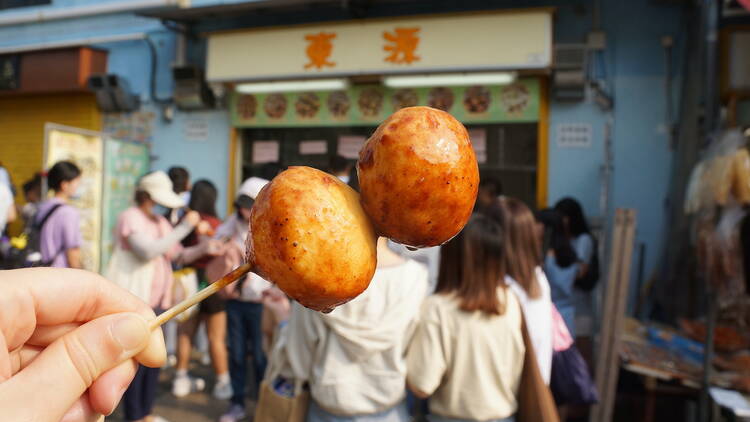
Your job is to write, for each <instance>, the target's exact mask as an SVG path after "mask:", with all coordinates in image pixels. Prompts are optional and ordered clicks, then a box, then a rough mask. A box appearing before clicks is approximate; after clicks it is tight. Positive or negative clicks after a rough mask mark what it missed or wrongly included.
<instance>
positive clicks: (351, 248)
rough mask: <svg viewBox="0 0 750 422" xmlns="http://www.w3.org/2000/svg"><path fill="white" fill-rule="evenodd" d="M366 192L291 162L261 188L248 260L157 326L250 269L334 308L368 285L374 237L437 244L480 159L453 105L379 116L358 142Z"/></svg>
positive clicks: (471, 186) (458, 218) (464, 217)
mask: <svg viewBox="0 0 750 422" xmlns="http://www.w3.org/2000/svg"><path fill="white" fill-rule="evenodd" d="M357 170H358V172H359V180H360V187H361V189H362V194H361V196H360V195H358V194H357V193H356V192H355V191H354V190H353V189H351V188H350V187H349V186H347V185H345V184H344V183H342V182H341V181H339V180H338V178H336V177H334V176H332V175H329V174H327V173H323V172H321V171H319V170H315V169H312V168H309V167H291V168H290V169H288V170H286V171H284V172H282V173H281V174H279V175H278V176H276V177H275V178H274V179H273V180H272V181H271V182H270V183H269V184H267V185H266V186H265V187H264V188H263V189H262V190H261V191H260V193H259V195H258V197H257V199H256V201H255V205H254V206H253V209H252V213H251V216H250V233H251V234H250V235H249V236H248V239H247V240H246V243H247V263H246V264H243V265H241V266H240V267H238V268H237V269H235V270H233V271H232V272H231V273H229V274H227V275H225V276H224V277H222V278H221V279H219V280H217V281H216V282H214V283H213V284H211V285H210V286H208V287H207V288H205V289H203V290H201V291H200V292H198V293H196V294H195V295H194V296H192V297H190V298H188V299H186V300H184V301H182V302H180V303H179V304H177V305H175V306H174V307H172V308H170V309H169V310H167V311H166V312H164V313H162V314H161V315H159V316H158V317H156V318H154V319H153V320H152V321H151V323H150V325H151V327H152V328H155V327H158V326H160V325H162V324H164V323H165V322H166V321H169V320H170V319H171V318H173V317H174V316H175V315H177V314H179V313H180V312H183V311H185V310H186V309H188V308H190V307H191V306H193V305H195V304H196V303H198V302H200V301H201V300H203V299H205V298H206V297H208V296H210V295H211V294H213V293H215V292H217V291H219V290H221V289H222V288H224V287H225V286H227V285H228V284H229V283H231V282H233V281H235V280H237V279H238V278H240V277H242V276H243V275H245V274H247V273H248V272H249V271H254V272H256V273H258V274H259V275H260V276H262V277H264V278H266V279H268V280H270V281H272V282H274V283H276V285H277V286H278V287H279V288H280V289H282V290H283V291H284V292H285V293H286V294H288V295H289V296H291V297H292V298H294V299H296V300H297V301H298V302H299V303H300V304H302V305H304V306H307V307H308V308H311V309H314V310H318V311H322V312H330V311H331V310H333V309H334V308H335V307H336V306H338V305H341V304H343V303H346V302H348V301H349V300H351V299H353V298H355V297H356V296H357V295H359V294H360V293H362V292H363V291H364V290H365V289H366V288H367V286H368V285H369V284H370V280H371V279H372V276H373V274H374V273H375V266H376V261H377V253H376V239H377V236H378V235H381V236H387V237H390V238H391V239H393V240H395V241H397V242H400V243H402V244H404V245H407V246H410V247H427V246H435V245H440V244H442V243H445V242H447V241H448V240H450V239H451V238H452V237H453V236H455V235H456V234H457V233H458V232H459V231H460V230H461V229H462V228H463V227H464V225H465V224H466V222H467V221H468V219H469V217H470V215H471V211H472V208H473V206H474V202H475V200H476V196H477V188H478V184H479V169H478V167H477V162H476V158H475V157H474V150H473V149H472V147H471V141H470V140H469V135H468V133H467V131H466V128H465V127H464V126H463V125H462V124H461V123H459V122H458V121H457V120H456V119H454V118H453V117H452V116H451V115H450V114H448V113H445V112H443V111H440V110H436V109H433V108H430V107H408V108H404V109H401V110H399V111H398V112H396V113H394V114H393V115H392V116H391V117H389V118H388V119H387V120H386V121H385V122H383V123H382V124H381V125H380V126H379V127H378V129H377V130H376V131H375V133H374V134H373V135H372V136H371V137H370V139H369V140H368V141H367V143H366V144H365V146H364V147H363V148H362V150H361V151H360V160H359V163H358V165H357Z"/></svg>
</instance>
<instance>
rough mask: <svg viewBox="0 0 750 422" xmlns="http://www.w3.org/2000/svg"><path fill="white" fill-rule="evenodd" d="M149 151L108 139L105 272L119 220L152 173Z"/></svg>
mask: <svg viewBox="0 0 750 422" xmlns="http://www.w3.org/2000/svg"><path fill="white" fill-rule="evenodd" d="M149 167H150V157H149V148H148V145H146V144H140V143H136V142H128V141H119V140H116V139H111V138H107V140H106V142H105V144H104V189H103V194H102V203H103V204H104V206H103V218H102V238H101V239H102V240H101V242H102V243H101V244H102V253H101V267H100V268H101V269H102V271H105V270H106V269H107V263H108V262H109V257H110V256H111V255H112V249H113V247H114V242H115V237H114V230H115V226H116V225H117V217H118V216H119V215H120V213H121V212H122V211H124V210H125V209H127V208H128V207H130V206H132V205H133V193H134V192H135V186H136V184H137V183H138V179H139V178H140V177H141V176H143V175H144V174H146V173H147V172H148V171H149Z"/></svg>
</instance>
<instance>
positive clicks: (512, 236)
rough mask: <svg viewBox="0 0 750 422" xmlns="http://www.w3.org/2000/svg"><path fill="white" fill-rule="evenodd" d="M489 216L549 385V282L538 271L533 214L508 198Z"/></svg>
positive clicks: (507, 279)
mask: <svg viewBox="0 0 750 422" xmlns="http://www.w3.org/2000/svg"><path fill="white" fill-rule="evenodd" d="M489 212H490V214H491V215H492V217H493V218H496V219H498V221H499V222H500V224H501V226H502V228H503V235H504V239H503V243H504V248H503V249H502V262H503V265H504V268H505V282H506V283H507V284H508V286H510V288H511V289H512V290H513V292H514V293H515V294H516V295H517V296H518V299H519V301H520V302H521V306H522V308H523V310H524V316H525V318H526V326H527V327H528V330H529V336H530V337H531V342H532V344H533V345H534V353H535V354H536V358H537V362H538V364H539V370H540V372H541V374H542V378H543V379H544V382H546V383H547V384H549V377H550V371H551V369H552V300H551V297H550V286H549V281H547V277H546V276H545V275H544V271H543V270H542V268H541V265H542V247H541V244H540V238H539V232H538V230H537V224H536V220H535V219H534V214H532V212H531V210H529V207H527V206H526V204H524V203H523V202H521V201H520V200H518V199H516V198H509V197H501V198H500V199H498V200H497V202H496V203H495V205H494V206H492V207H491V208H490V211H489Z"/></svg>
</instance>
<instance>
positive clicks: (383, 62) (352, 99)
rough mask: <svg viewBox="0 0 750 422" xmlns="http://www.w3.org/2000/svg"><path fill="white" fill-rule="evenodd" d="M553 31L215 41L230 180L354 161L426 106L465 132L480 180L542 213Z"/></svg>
mask: <svg viewBox="0 0 750 422" xmlns="http://www.w3.org/2000/svg"><path fill="white" fill-rule="evenodd" d="M551 22H552V20H551V11H550V10H533V11H527V12H514V13H488V14H481V15H478V14H467V15H459V16H455V15H452V16H435V17H424V18H419V17H417V18H404V19H390V20H368V21H362V22H355V23H336V24H328V25H324V26H323V25H313V26H307V25H306V26H299V27H291V28H280V29H279V28H274V29H264V30H252V31H239V32H237V31H232V32H227V33H218V34H213V35H211V36H210V37H209V53H208V66H207V67H208V79H209V80H210V81H212V82H222V83H225V84H227V85H228V86H229V87H231V91H232V94H231V95H230V97H229V110H230V113H231V124H232V126H233V127H234V129H235V139H234V141H233V143H232V154H233V157H232V158H231V159H230V162H231V163H233V166H232V167H233V168H232V169H231V174H230V180H232V181H233V182H234V183H235V184H236V183H237V182H238V181H239V180H241V179H242V178H244V177H248V176H250V175H253V174H254V173H255V172H257V170H258V169H259V167H260V166H262V165H263V164H264V163H267V162H280V163H281V164H282V165H284V166H289V165H308V166H313V167H317V168H321V169H326V167H327V165H328V161H329V158H330V157H331V156H333V155H336V154H338V155H342V156H344V157H346V158H348V159H351V160H355V159H356V158H357V153H358V151H359V148H360V147H361V145H362V143H364V141H365V140H366V139H367V137H368V136H369V135H370V134H371V133H372V132H373V130H374V128H375V127H376V126H377V125H378V124H379V123H380V122H382V121H383V120H384V119H385V118H386V117H387V116H388V115H390V114H391V113H393V112H394V111H396V110H398V109H400V108H402V107H408V106H417V105H425V106H431V107H435V108H439V109H442V110H445V111H448V112H449V113H451V114H452V115H454V116H455V117H456V118H458V119H459V120H461V121H462V122H463V123H464V124H465V125H466V126H467V128H468V129H469V131H470V135H471V138H472V141H473V144H474V148H475V150H476V152H477V158H478V161H479V163H480V170H481V174H482V177H483V178H484V179H497V180H502V183H503V185H504V191H505V193H507V194H509V195H513V196H516V197H519V198H522V199H523V200H525V201H527V202H528V203H529V204H534V205H539V206H544V205H545V204H546V189H547V186H546V181H547V177H546V168H547V166H546V161H547V148H546V145H547V132H548V130H547V121H548V105H547V104H548V103H547V101H548V99H547V94H546V92H547V90H546V83H547V80H546V76H545V73H546V70H547V68H548V67H549V66H550V64H551V49H552V47H551V43H552V36H551V34H552V28H551ZM469 32H472V33H474V34H476V37H475V38H472V41H471V42H468V43H467V41H466V40H467V37H465V36H464V35H465V34H466V33H469ZM282 42H283V44H284V45H285V46H287V48H284V49H283V50H279V49H274V45H275V44H276V43H282ZM289 46H292V47H289ZM295 46H296V47H297V48H296V49H295V48H294V47H295ZM297 50H298V51H297ZM249 52H252V54H251V53H249ZM295 52H297V53H298V54H296V55H295Z"/></svg>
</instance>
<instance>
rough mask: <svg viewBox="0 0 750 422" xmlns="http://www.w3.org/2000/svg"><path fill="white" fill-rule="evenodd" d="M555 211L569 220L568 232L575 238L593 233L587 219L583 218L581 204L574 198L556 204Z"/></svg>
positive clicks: (564, 199)
mask: <svg viewBox="0 0 750 422" xmlns="http://www.w3.org/2000/svg"><path fill="white" fill-rule="evenodd" d="M555 211H557V212H558V213H559V214H560V216H561V217H563V218H565V217H567V218H568V227H567V229H568V232H569V234H570V235H571V236H573V237H578V236H580V235H582V234H584V233H591V230H589V225H588V223H587V222H586V217H584V216H583V208H581V204H580V203H579V202H578V201H576V200H575V199H574V198H571V197H567V198H563V199H561V200H559V201H558V202H557V204H555Z"/></svg>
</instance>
